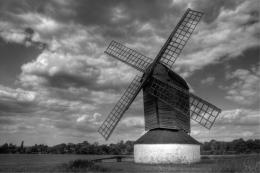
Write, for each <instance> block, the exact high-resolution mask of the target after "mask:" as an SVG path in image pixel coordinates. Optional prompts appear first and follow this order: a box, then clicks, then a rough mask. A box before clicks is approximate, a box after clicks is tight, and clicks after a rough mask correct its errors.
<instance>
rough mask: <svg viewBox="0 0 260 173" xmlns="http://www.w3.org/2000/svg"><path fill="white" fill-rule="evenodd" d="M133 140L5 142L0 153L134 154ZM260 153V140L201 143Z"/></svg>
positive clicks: (209, 149)
mask: <svg viewBox="0 0 260 173" xmlns="http://www.w3.org/2000/svg"><path fill="white" fill-rule="evenodd" d="M133 148H134V142H133V141H126V142H124V141H120V142H118V143H116V144H98V143H97V142H95V143H89V142H88V141H84V142H82V143H78V144H73V143H68V144H65V143H62V144H58V145H55V146H47V145H44V144H39V145H37V144H35V145H33V146H23V142H22V143H21V145H20V146H16V145H14V144H11V143H10V144H8V143H5V144H3V145H2V146H1V147H0V153H21V154H99V155H101V154H103V155H129V154H133ZM250 153H260V140H259V139H255V140H252V139H250V140H247V141H245V140H243V139H236V140H233V141H231V142H223V141H216V140H211V141H209V142H204V143H203V144H202V145H201V154H214V155H216V154H217V155H218V154H219V155H220V154H250Z"/></svg>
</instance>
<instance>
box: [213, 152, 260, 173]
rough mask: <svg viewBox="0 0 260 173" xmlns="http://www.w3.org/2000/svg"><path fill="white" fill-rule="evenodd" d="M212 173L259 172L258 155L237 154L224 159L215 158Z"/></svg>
mask: <svg viewBox="0 0 260 173" xmlns="http://www.w3.org/2000/svg"><path fill="white" fill-rule="evenodd" d="M212 172H214V173H224V172H229V173H259V172H260V156H242V157H241V156H240V157H239V156H238V157H233V158H226V159H223V158H222V159H217V160H216V164H215V165H214V167H213V168H212Z"/></svg>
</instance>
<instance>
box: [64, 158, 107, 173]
mask: <svg viewBox="0 0 260 173" xmlns="http://www.w3.org/2000/svg"><path fill="white" fill-rule="evenodd" d="M64 168H65V170H67V171H100V172H106V171H108V169H106V168H103V167H101V166H99V165H96V164H95V163H94V162H93V161H90V160H81V159H77V160H74V161H70V162H69V163H68V164H65V165H64Z"/></svg>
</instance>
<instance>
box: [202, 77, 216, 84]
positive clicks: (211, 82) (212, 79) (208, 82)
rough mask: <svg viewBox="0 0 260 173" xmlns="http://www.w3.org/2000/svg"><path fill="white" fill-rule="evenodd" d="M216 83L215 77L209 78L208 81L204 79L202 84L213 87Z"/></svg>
mask: <svg viewBox="0 0 260 173" xmlns="http://www.w3.org/2000/svg"><path fill="white" fill-rule="evenodd" d="M214 81H215V77H213V76H209V77H207V78H206V79H202V80H201V84H206V85H212V84H213V82H214Z"/></svg>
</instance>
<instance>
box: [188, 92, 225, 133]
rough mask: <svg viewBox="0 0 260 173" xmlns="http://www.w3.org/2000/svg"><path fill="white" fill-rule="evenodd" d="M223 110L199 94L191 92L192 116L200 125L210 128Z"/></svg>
mask: <svg viewBox="0 0 260 173" xmlns="http://www.w3.org/2000/svg"><path fill="white" fill-rule="evenodd" d="M220 112H221V110H220V109H219V108H217V107H216V106H214V105H212V104H210V103H208V102H207V101H205V100H203V99H201V98H200V97H198V96H195V95H194V94H191V93H190V117H191V119H192V120H194V121H196V122H198V123H199V124H200V125H202V126H204V127H205V128H207V129H210V128H211V127H212V125H213V124H214V122H215V120H216V118H217V117H218V115H219V114H220Z"/></svg>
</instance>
